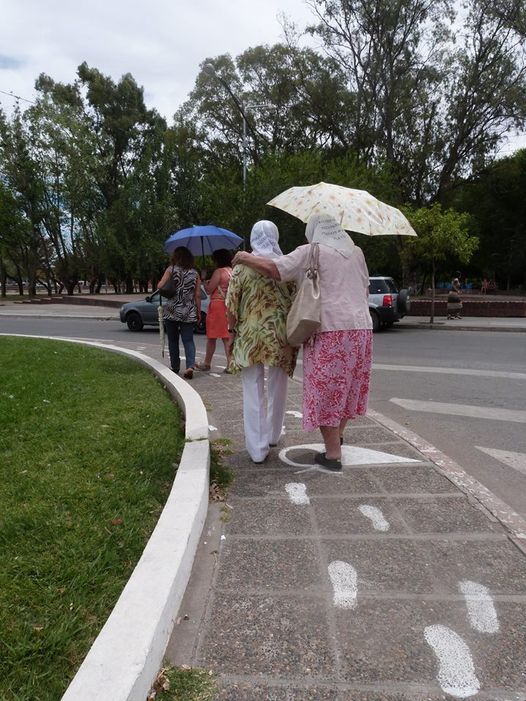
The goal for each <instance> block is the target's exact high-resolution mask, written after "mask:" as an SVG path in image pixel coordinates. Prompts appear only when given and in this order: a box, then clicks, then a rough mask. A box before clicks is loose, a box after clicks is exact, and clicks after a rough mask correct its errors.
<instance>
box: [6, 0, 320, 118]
mask: <svg viewBox="0 0 526 701" xmlns="http://www.w3.org/2000/svg"><path fill="white" fill-rule="evenodd" d="M280 14H285V15H286V16H287V17H289V18H290V19H291V20H293V21H294V22H296V23H297V24H298V25H299V26H302V27H303V26H304V25H305V24H307V23H308V22H309V20H310V18H311V17H312V14H311V12H310V10H309V9H308V7H307V6H306V5H305V3H304V0H146V1H143V2H139V1H138V0H126V2H125V1H124V0H105V1H104V0H91V1H89V2H82V1H80V0H69V1H67V0H44V1H43V0H2V1H1V21H0V90H1V91H4V92H12V93H14V94H15V95H20V96H21V97H25V98H28V99H33V98H34V96H35V91H34V87H33V86H34V82H35V79H36V78H37V77H38V76H39V75H40V73H47V74H48V75H50V76H51V77H52V78H53V79H55V80H58V81H61V82H72V81H73V80H74V79H75V72H76V68H77V66H78V65H79V64H81V63H82V62H83V61H86V62H87V63H88V65H90V66H92V67H94V68H98V69H99V70H100V71H101V72H102V73H104V74H105V75H110V76H111V77H112V78H113V79H114V80H118V79H119V78H120V77H121V75H123V74H124V73H131V74H132V75H133V76H134V78H135V80H136V81H137V82H138V83H139V85H142V86H143V87H144V92H145V99H146V103H147V105H148V106H149V107H156V108H157V109H158V110H159V112H160V113H161V114H162V115H163V116H164V117H166V118H167V119H168V120H169V121H171V117H172V115H173V113H174V112H175V110H176V109H177V107H179V106H180V105H181V103H182V102H183V101H184V100H185V99H186V97H187V95H188V93H189V92H190V90H191V89H192V88H193V85H194V81H195V78H196V76H197V73H198V70H199V64H200V63H201V62H202V61H203V60H204V59H206V58H208V57H213V56H217V55H219V54H224V53H230V54H232V56H237V55H238V54H240V53H242V52H243V51H244V50H245V49H247V48H248V47H250V46H256V45H258V44H273V43H275V42H277V41H279V40H280V39H281V38H282V36H283V30H282V27H281V25H280V21H279V17H280ZM0 104H1V105H2V107H3V108H4V110H5V111H7V112H11V110H12V107H13V104H14V100H13V99H12V98H10V97H8V96H6V95H4V94H3V93H1V92H0ZM22 105H24V103H22Z"/></svg>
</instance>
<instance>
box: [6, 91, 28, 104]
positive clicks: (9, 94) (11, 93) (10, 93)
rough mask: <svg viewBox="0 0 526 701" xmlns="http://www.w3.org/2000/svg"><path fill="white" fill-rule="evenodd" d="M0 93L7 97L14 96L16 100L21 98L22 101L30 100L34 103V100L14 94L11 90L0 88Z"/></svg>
mask: <svg viewBox="0 0 526 701" xmlns="http://www.w3.org/2000/svg"><path fill="white" fill-rule="evenodd" d="M0 93H2V95H8V96H9V97H14V98H15V99H16V100H23V101H24V102H30V103H31V104H32V105H36V102H35V101H34V100H28V99H27V98H26V97H20V95H15V94H14V93H13V92H6V91H5V90H0Z"/></svg>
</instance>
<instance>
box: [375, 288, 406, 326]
mask: <svg viewBox="0 0 526 701" xmlns="http://www.w3.org/2000/svg"><path fill="white" fill-rule="evenodd" d="M409 307H410V301H409V290H400V291H398V288H397V286H396V283H395V281H394V280H393V278H392V277H383V276H373V277H370V278H369V312H370V314H371V319H372V320H373V331H379V330H380V329H381V328H386V327H388V326H392V325H393V324H394V323H395V322H396V321H400V319H402V317H404V316H405V315H406V314H408V313H409Z"/></svg>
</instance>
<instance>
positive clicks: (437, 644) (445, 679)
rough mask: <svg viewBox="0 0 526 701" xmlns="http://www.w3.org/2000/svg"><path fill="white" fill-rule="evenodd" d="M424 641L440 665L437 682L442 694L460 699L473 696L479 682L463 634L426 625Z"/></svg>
mask: <svg viewBox="0 0 526 701" xmlns="http://www.w3.org/2000/svg"><path fill="white" fill-rule="evenodd" d="M424 638H425V640H426V642H427V644H428V645H430V646H431V647H432V648H433V652H434V653H435V655H436V656H437V657H438V661H439V663H440V666H439V669H438V674H437V681H438V683H439V684H440V686H441V688H442V691H443V692H444V693H446V694H451V696H456V697H457V698H459V699H465V698H467V697H468V696H474V695H475V694H477V693H478V692H479V691H480V682H479V680H478V679H477V676H476V674H475V666H474V664H473V659H472V657H471V653H470V651H469V648H468V646H467V645H466V643H465V642H464V641H463V640H462V638H461V637H460V635H458V634H457V633H455V631H454V630H451V628H447V627H446V626H442V625H434V626H427V628H426V629H425V630H424Z"/></svg>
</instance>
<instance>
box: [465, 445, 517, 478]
mask: <svg viewBox="0 0 526 701" xmlns="http://www.w3.org/2000/svg"><path fill="white" fill-rule="evenodd" d="M475 448H476V449H477V450H481V451H482V452H483V453H486V454H487V455H491V457H492V458H495V460H498V461H499V462H503V463H504V464H505V465H508V467H513V469H514V470H517V472H522V474H523V475H526V453H514V452H513V451H511V450H497V449H496V448H483V447H482V446H481V445H476V446H475Z"/></svg>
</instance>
